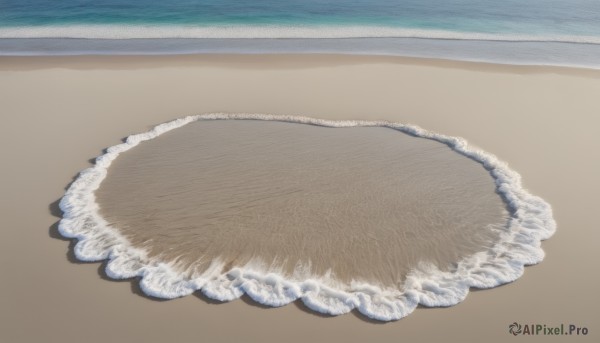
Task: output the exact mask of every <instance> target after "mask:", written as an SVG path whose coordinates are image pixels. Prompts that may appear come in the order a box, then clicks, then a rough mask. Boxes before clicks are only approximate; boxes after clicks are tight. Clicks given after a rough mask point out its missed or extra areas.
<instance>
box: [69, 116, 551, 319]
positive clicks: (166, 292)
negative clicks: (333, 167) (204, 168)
mask: <svg viewBox="0 0 600 343" xmlns="http://www.w3.org/2000/svg"><path fill="white" fill-rule="evenodd" d="M228 119H238V120H239V119H252V120H270V121H284V122H292V123H302V124H311V125H318V126H325V127H353V126H382V127H389V128H392V129H395V130H398V131H401V132H405V133H408V134H411V135H414V136H417V137H422V138H427V139H432V140H436V141H439V142H440V143H443V144H446V145H448V146H449V147H450V148H452V149H453V150H455V151H457V152H459V153H461V154H463V155H465V156H467V157H470V158H472V159H473V160H476V161H478V162H480V163H481V164H483V166H484V167H485V168H486V169H487V170H488V171H489V172H490V174H491V175H492V177H493V178H494V179H495V182H496V186H497V190H498V192H499V193H500V194H501V195H502V197H503V198H504V201H505V202H506V203H507V204H508V206H509V208H510V210H511V211H510V216H511V217H510V219H509V221H508V224H507V227H506V229H505V230H504V231H503V232H502V233H501V235H500V239H499V241H498V242H497V243H496V244H495V245H494V246H492V247H491V248H490V249H489V250H487V251H483V252H479V253H477V254H474V255H472V256H469V257H467V258H465V259H463V260H462V261H460V262H459V263H458V264H457V266H456V267H455V268H454V269H452V270H451V271H444V272H443V271H440V270H439V269H438V268H436V267H435V266H432V265H422V266H420V267H419V268H417V269H416V270H413V271H412V272H411V273H410V274H409V275H408V276H407V278H406V281H405V283H404V285H403V287H402V289H384V288H381V287H378V286H375V285H370V284H365V283H361V282H354V281H353V282H352V283H350V284H349V285H340V284H339V283H337V281H335V280H333V279H332V278H331V277H329V276H327V275H325V276H314V277H311V278H308V279H302V280H301V279H300V278H293V277H284V276H283V275H282V274H281V273H274V272H271V271H269V270H268V269H266V268H261V267H257V266H256V265H251V264H249V265H246V266H244V267H238V268H234V269H232V270H231V271H229V272H227V273H225V274H223V273H222V272H221V270H222V265H223V264H222V263H221V262H220V261H213V263H212V264H211V266H210V267H209V268H208V269H207V270H206V271H205V272H204V273H203V274H202V275H193V276H192V277H186V276H185V274H181V273H178V272H176V270H177V268H176V266H174V265H171V264H168V263H164V262H161V261H159V260H157V259H150V258H149V257H148V256H147V254H146V253H145V252H144V251H143V250H142V249H138V248H135V247H133V246H132V245H131V244H130V243H129V241H128V240H127V239H126V238H125V237H124V236H123V235H121V234H120V233H119V232H118V231H117V230H115V229H114V228H113V227H111V226H110V225H109V224H108V223H107V222H106V221H105V220H104V219H103V218H102V217H101V216H100V214H99V211H98V209H99V207H98V204H97V203H96V200H95V195H94V192H95V190H96V189H98V187H99V186H100V184H101V182H102V180H104V178H105V177H106V175H107V170H108V168H109V167H110V164H111V163H112V161H113V160H114V159H115V158H117V157H118V155H119V154H121V153H122V152H125V151H127V150H129V149H131V148H133V147H135V146H137V145H138V144H140V143H142V142H143V141H146V140H149V139H153V138H156V137H158V136H160V135H161V134H163V133H165V132H168V131H171V130H173V129H176V128H179V127H182V126H184V125H187V124H189V123H191V122H195V121H199V120H228ZM59 206H60V208H61V210H62V211H63V213H64V214H63V218H62V219H61V221H60V223H59V232H60V233H61V235H63V236H64V237H67V238H74V239H77V241H78V242H77V244H76V245H75V248H74V253H75V256H76V257H77V258H78V259H79V260H82V261H102V260H108V263H107V265H106V274H107V276H109V277H110V278H113V279H127V278H134V277H138V278H139V279H140V288H141V289H142V291H143V292H144V293H145V294H147V295H149V296H153V297H157V298H164V299H173V298H178V297H182V296H186V295H189V294H191V293H193V292H195V291H201V292H202V293H203V294H204V295H206V296H207V297H209V298H211V299H215V300H219V301H231V300H234V299H237V298H239V297H240V296H242V295H243V294H247V295H248V296H249V297H251V298H252V299H253V300H254V301H256V302H258V303H261V304H263V305H267V306H274V307H277V306H284V305H287V304H289V303H290V302H293V301H296V300H298V299H301V301H302V302H303V303H304V304H305V305H306V306H307V307H309V308H310V309H312V310H314V311H316V312H320V313H324V314H329V315H340V314H344V313H348V312H350V311H352V310H354V309H356V310H358V311H359V312H360V313H362V314H363V315H365V316H367V317H370V318H372V319H375V320H380V321H392V320H398V319H401V318H403V317H405V316H407V315H408V314H410V313H411V312H412V311H414V310H415V308H416V307H417V306H418V305H419V304H421V305H423V306H428V307H438V306H452V305H456V304H458V303H459V302H461V301H463V300H464V299H465V298H466V296H467V294H468V293H469V289H470V288H471V287H475V288H491V287H496V286H499V285H502V284H505V283H508V282H512V281H514V280H516V279H517V278H519V277H520V276H521V275H522V274H523V271H524V266H526V265H532V264H536V263H539V262H541V261H542V259H543V258H544V252H543V250H542V249H541V241H542V240H545V239H548V238H550V237H551V236H552V234H553V233H554V232H555V230H556V223H555V221H554V219H553V216H552V209H551V207H550V205H549V204H548V203H546V202H545V201H544V200H543V199H541V198H539V197H536V196H534V195H532V194H530V193H529V192H527V191H526V190H525V189H523V187H522V185H521V178H520V176H519V174H518V173H516V172H515V171H512V170H510V169H509V168H508V165H507V164H505V163H504V162H501V161H500V160H498V159H497V158H496V157H495V156H494V155H492V154H489V153H486V152H484V151H481V150H478V149H475V148H473V147H470V146H469V145H468V144H467V142H466V141H465V140H464V139H462V138H458V137H450V136H445V135H441V134H438V133H433V132H430V131H427V130H424V129H421V128H420V127H417V126H414V125H405V124H400V123H392V122H387V121H357V120H352V121H331V120H322V119H314V118H309V117H301V116H287V115H268V114H227V113H210V114H202V115H194V116H188V117H185V118H180V119H176V120H173V121H170V122H167V123H163V124H160V125H157V126H156V127H154V128H153V129H152V130H150V131H148V132H145V133H141V134H135V135H131V136H129V137H128V138H127V139H126V140H125V142H124V143H121V144H118V145H115V146H112V147H110V148H108V149H107V150H106V153H105V154H104V155H101V156H99V157H98V158H97V159H96V163H95V164H94V166H92V167H90V168H88V169H85V170H83V171H82V172H80V174H79V175H78V177H77V179H76V180H75V181H74V182H73V183H72V184H71V186H70V187H69V189H68V190H67V191H66V193H65V195H64V196H63V198H62V199H61V201H60V204H59Z"/></svg>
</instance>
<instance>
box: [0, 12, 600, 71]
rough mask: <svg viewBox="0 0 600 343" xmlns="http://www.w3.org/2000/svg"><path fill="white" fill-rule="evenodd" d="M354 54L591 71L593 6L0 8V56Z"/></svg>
mask: <svg viewBox="0 0 600 343" xmlns="http://www.w3.org/2000/svg"><path fill="white" fill-rule="evenodd" d="M224 52H225V53H227V52H233V53H286V52H292V53H296V52H305V53H354V54H386V55H402V56H414V57H432V58H446V59H457V60H473V61H488V62H497V63H509V64H539V65H565V66H579V67H591V68H598V67H600V57H599V56H600V2H599V1H597V0H572V1H566V0H505V1H492V0H385V1H383V0H372V1H367V0H336V1H323V0H303V1H297V2H291V1H275V0H254V1H240V0H221V1H212V0H168V1H151V0H138V1H124V0H96V1H87V0H63V1H60V2H49V1H43V0H24V1H17V0H1V1H0V54H3V55H39V54H42V55H44V54H59V55H69V54H184V53H224Z"/></svg>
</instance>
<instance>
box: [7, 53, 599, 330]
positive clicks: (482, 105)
mask: <svg viewBox="0 0 600 343" xmlns="http://www.w3.org/2000/svg"><path fill="white" fill-rule="evenodd" d="M598 94H600V72H597V71H589V70H575V69H564V68H545V67H514V66H499V65H485V64H475V63H459V62H443V61H427V60H414V59H405V58H395V57H367V56H363V57H358V56H318V55H312V56H283V55H282V56H259V55H255V56H184V57H69V58H64V57H60V58H59V57H57V58H54V57H43V58H0V113H1V115H2V126H1V130H2V132H1V135H0V146H1V149H2V155H1V156H2V166H1V169H0V170H1V174H0V176H1V177H0V185H1V187H0V189H1V191H2V193H1V196H0V199H1V200H0V211H1V212H0V215H1V217H2V218H3V222H2V239H1V240H0V265H1V272H2V278H1V282H0V294H1V295H0V342H42V341H43V342H80V341H87V342H105V341H113V342H138V341H139V342H141V341H144V342H166V341H168V342H238V341H244V342H252V341H265V342H270V341H288V342H294V341H295V342H306V341H329V342H331V341H343V342H363V341H366V340H370V341H376V342H399V341H410V342H435V341H444V342H454V341H460V342H477V341H487V342H505V341H523V342H525V341H527V342H536V341H539V342H547V341H555V342H559V341H560V342H568V341H582V342H583V341H596V340H597V339H598V334H597V330H599V327H600V325H599V324H600V323H599V319H598V318H600V297H598V295H597V290H598V289H600V282H599V280H600V277H599V276H598V267H597V261H598V260H599V259H600V250H599V249H598V248H597V246H598V238H600V237H599V236H600V234H599V230H598V219H597V209H596V207H597V206H598V200H597V199H598V194H600V181H599V180H598V175H600V159H599V158H598V149H599V148H600V136H599V135H598V133H597V131H598V129H597V128H598V124H599V121H600V120H599V119H598V118H599V114H600V100H599V97H598ZM215 111H229V112H256V113H277V114H302V115H307V116H313V117H318V118H331V119H388V120H394V121H401V122H409V123H414V124H418V125H420V126H422V127H424V128H426V129H429V130H433V131H437V132H441V133H444V134H448V135H456V136H462V137H465V138H467V139H468V140H469V141H470V142H471V143H473V144H476V145H477V146H479V147H481V148H483V149H485V150H486V151H490V152H493V153H495V154H497V155H498V156H499V157H500V158H501V159H503V160H505V161H507V162H509V164H510V165H511V167H512V168H513V169H515V170H517V171H519V172H520V173H521V175H522V176H523V179H524V183H525V186H526V188H528V189H530V190H531V191H532V192H533V193H534V194H537V195H540V196H542V197H543V198H544V199H545V200H547V201H548V202H550V203H551V204H552V205H553V208H554V213H555V218H556V220H557V222H558V231H557V233H556V234H555V236H554V237H553V238H552V239H550V240H549V241H547V242H545V243H544V244H543V247H544V249H545V251H546V253H547V257H546V259H545V260H544V261H543V262H542V263H541V264H540V265H537V266H533V267H529V268H527V269H526V271H525V275H524V276H523V277H522V278H521V279H519V280H517V281H516V282H514V283H511V284H508V285H505V286H502V287H498V288H495V289H492V290H485V291H476V292H472V293H471V294H470V295H469V296H468V297H467V299H466V300H465V301H464V302H463V303H461V304H459V305H457V306H454V307H451V308H435V309H417V310H416V311H415V312H414V313H413V314H411V315H410V316H408V317H407V318H404V319H402V320H400V321H398V322H391V323H387V324H376V323H372V322H370V321H368V320H365V318H363V317H360V316H358V315H354V314H348V315H344V316H338V317H332V318H323V317H320V316H318V315H315V314H312V313H308V312H306V311H304V310H303V308H302V306H301V305H297V306H296V305H288V306H285V307H282V308H276V309H271V308H269V309H264V308H261V307H260V306H256V305H255V304H252V303H251V302H250V303H249V302H248V301H246V300H244V299H243V300H238V301H234V302H231V303H226V304H214V303H212V302H210V301H207V300H206V299H202V298H201V297H196V296H189V297H185V298H182V299H177V300H173V301H164V302H163V301H153V300H150V299H148V298H146V297H142V296H139V295H137V293H139V291H138V289H137V287H136V285H135V283H132V282H129V281H122V282H115V281H106V280H103V278H104V277H103V276H102V273H101V272H100V270H101V265H100V264H99V263H76V262H74V261H73V258H72V255H71V253H70V252H68V246H69V243H68V241H65V240H61V239H58V238H57V237H58V235H57V232H56V222H57V221H58V220H59V216H60V212H59V210H58V208H57V200H58V199H60V197H61V196H62V194H63V192H64V187H66V186H67V185H68V184H69V182H70V181H71V179H72V177H74V176H75V175H76V174H77V172H78V171H79V170H82V169H84V168H86V167H87V166H89V161H88V160H89V159H91V158H93V157H95V156H97V155H99V154H100V153H101V150H102V149H103V148H105V147H107V146H111V145H114V144H115V143H118V142H119V140H120V139H121V138H123V137H125V136H127V135H129V134H131V133H135V132H141V131H145V130H146V129H149V128H150V127H152V126H153V125H155V124H157V123H160V122H164V121H167V120H170V119H173V118H176V117H180V116H184V115H187V114H196V113H203V112H215ZM69 261H71V262H69ZM133 293H135V294H133ZM514 321H517V322H520V323H540V324H547V325H558V324H560V323H565V324H570V323H573V324H577V325H580V326H587V327H588V329H589V332H590V333H589V334H588V336H586V337H581V336H580V337H573V336H571V337H544V336H537V337H536V336H531V337H512V336H510V335H509V334H508V332H507V329H508V325H509V324H510V323H512V322H514Z"/></svg>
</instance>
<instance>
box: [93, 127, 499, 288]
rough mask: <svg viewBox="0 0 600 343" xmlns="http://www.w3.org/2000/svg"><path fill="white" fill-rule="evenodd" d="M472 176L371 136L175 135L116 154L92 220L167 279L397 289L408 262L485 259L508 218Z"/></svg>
mask: <svg viewBox="0 0 600 343" xmlns="http://www.w3.org/2000/svg"><path fill="white" fill-rule="evenodd" d="M494 181H495V180H494V178H493V177H492V176H491V175H490V173H489V172H488V171H487V170H486V169H484V168H483V165H482V164H480V163H478V162H476V161H474V160H472V159H470V158H468V157H466V156H464V155H461V154H459V153H457V152H455V151H453V150H452V149H451V148H450V147H448V146H447V145H445V144H442V143H440V142H437V141H434V140H430V139H424V138H419V137H413V136H410V135H408V134H405V133H403V132H400V131H397V130H394V129H390V128H385V127H352V128H331V127H319V126H315V125H306V124H298V123H284V122H268V121H260V120H207V121H199V122H195V123H191V124H188V125H186V126H184V127H182V128H178V129H176V130H173V131H171V132H168V133H166V134H164V135H162V136H160V137H158V138H155V139H153V140H150V141H147V142H144V143H143V144H140V145H139V146H137V147H135V148H134V149H132V150H130V151H127V152H125V153H123V154H121V155H120V156H119V157H118V158H117V160H116V161H114V162H113V163H112V164H111V166H110V168H109V169H108V176H107V178H106V179H105V180H104V181H103V182H102V184H101V185H100V188H99V189H98V190H97V191H96V192H95V194H96V201H97V203H98V205H99V206H100V214H101V215H102V217H103V218H104V219H105V220H107V221H108V222H109V223H110V225H111V226H112V227H113V229H114V230H116V231H117V232H120V233H121V234H123V235H125V237H127V238H128V240H129V242H131V244H132V245H133V246H134V247H136V248H142V249H144V250H145V251H147V252H148V254H149V256H150V257H151V258H157V259H160V260H161V261H164V262H170V263H175V262H177V269H178V270H179V271H180V273H182V274H184V275H188V277H192V275H195V276H196V277H197V276H198V275H202V274H204V273H206V272H207V271H208V270H209V268H210V267H212V268H214V266H213V265H212V263H213V262H214V261H219V262H220V263H221V264H222V270H221V272H222V273H227V272H229V271H231V269H233V268H243V267H246V266H248V268H250V269H254V268H261V266H262V268H261V269H263V268H264V269H265V272H266V273H269V272H276V273H282V274H283V275H285V276H286V277H287V278H292V279H294V280H299V281H304V280H307V279H311V278H315V277H316V278H318V277H322V276H324V275H327V274H331V278H332V279H333V280H335V281H337V282H339V283H341V284H343V285H345V288H346V289H349V285H350V284H351V282H352V281H356V282H361V283H368V284H371V285H378V286H381V287H386V288H393V289H398V290H401V289H402V288H401V287H402V284H403V282H404V280H405V278H406V276H407V274H408V273H409V272H410V271H411V270H412V269H414V268H417V267H418V266H419V264H433V265H435V266H436V267H437V268H439V269H441V270H449V269H450V268H451V267H452V266H454V265H456V264H458V263H459V262H460V261H461V260H462V259H464V258H466V257H468V256H471V255H473V254H475V253H477V252H480V251H486V250H487V249H488V248H489V247H491V246H492V245H494V244H495V243H497V241H498V240H499V237H498V233H499V232H500V231H502V230H505V229H506V226H507V222H508V212H507V210H506V209H505V207H506V204H505V203H504V201H503V200H502V198H501V196H500V194H498V193H496V185H495V182H494Z"/></svg>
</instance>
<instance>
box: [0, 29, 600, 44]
mask: <svg viewBox="0 0 600 343" xmlns="http://www.w3.org/2000/svg"><path fill="white" fill-rule="evenodd" d="M0 38H87V39H131V38H147V39H152V38H153V39H157V38H431V39H456V40H484V41H507V42H561V43H587V44H600V37H596V36H578V35H530V34H512V33H511V34H509V33H480V32H459V31H445V30H424V29H408V28H398V27H389V26H388V27H386V26H266V25H265V26H245V25H244V26H243V25H232V26H224V25H223V26H206V27H203V26H175V25H163V26H144V25H69V26H19V27H0Z"/></svg>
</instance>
